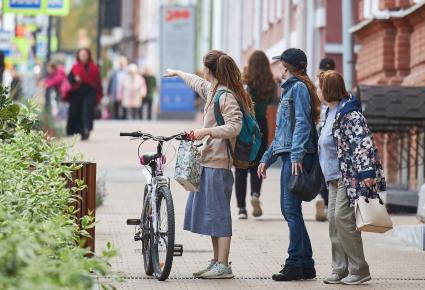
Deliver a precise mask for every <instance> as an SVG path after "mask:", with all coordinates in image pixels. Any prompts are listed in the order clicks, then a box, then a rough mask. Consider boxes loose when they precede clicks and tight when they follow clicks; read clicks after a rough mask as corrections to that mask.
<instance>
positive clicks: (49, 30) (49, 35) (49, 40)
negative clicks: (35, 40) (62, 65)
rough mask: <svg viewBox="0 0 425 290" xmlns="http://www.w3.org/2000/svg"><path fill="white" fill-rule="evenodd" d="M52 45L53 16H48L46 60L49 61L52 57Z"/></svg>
mask: <svg viewBox="0 0 425 290" xmlns="http://www.w3.org/2000/svg"><path fill="white" fill-rule="evenodd" d="M51 46H52V16H49V18H48V24H47V53H46V62H47V63H49V62H50V59H51V54H52V52H51Z"/></svg>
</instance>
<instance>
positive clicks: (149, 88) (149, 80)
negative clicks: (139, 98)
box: [140, 67, 156, 120]
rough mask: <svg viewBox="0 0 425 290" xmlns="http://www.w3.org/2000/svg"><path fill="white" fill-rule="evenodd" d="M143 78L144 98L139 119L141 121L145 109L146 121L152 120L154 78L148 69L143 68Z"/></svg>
mask: <svg viewBox="0 0 425 290" xmlns="http://www.w3.org/2000/svg"><path fill="white" fill-rule="evenodd" d="M143 78H144V80H145V83H146V96H145V97H144V99H143V103H142V108H141V110H140V118H141V119H143V110H144V109H145V107H146V110H147V115H148V120H152V102H153V97H154V95H155V92H156V77H155V76H154V75H153V74H152V71H151V69H150V68H149V67H145V69H144V70H143Z"/></svg>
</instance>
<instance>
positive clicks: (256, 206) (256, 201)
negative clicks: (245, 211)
mask: <svg viewBox="0 0 425 290" xmlns="http://www.w3.org/2000/svg"><path fill="white" fill-rule="evenodd" d="M251 205H252V207H253V211H252V215H253V216H254V217H259V216H262V214H263V210H262V209H261V203H260V198H259V197H258V196H257V195H253V196H252V198H251Z"/></svg>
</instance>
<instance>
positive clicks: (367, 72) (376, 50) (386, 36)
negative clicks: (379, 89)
mask: <svg viewBox="0 0 425 290" xmlns="http://www.w3.org/2000/svg"><path fill="white" fill-rule="evenodd" d="M356 36H357V37H358V39H359V42H360V43H361V44H362V47H361V49H360V51H359V53H358V55H357V56H358V59H357V65H356V71H357V80H358V82H359V83H363V84H388V83H389V82H390V79H391V78H393V77H394V76H395V75H396V69H395V65H394V55H395V47H394V43H395V39H396V28H395V27H394V25H393V24H392V21H391V20H383V21H379V22H378V21H377V22H374V23H371V24H370V25H369V26H368V27H365V28H364V29H362V30H361V31H359V32H357V33H356Z"/></svg>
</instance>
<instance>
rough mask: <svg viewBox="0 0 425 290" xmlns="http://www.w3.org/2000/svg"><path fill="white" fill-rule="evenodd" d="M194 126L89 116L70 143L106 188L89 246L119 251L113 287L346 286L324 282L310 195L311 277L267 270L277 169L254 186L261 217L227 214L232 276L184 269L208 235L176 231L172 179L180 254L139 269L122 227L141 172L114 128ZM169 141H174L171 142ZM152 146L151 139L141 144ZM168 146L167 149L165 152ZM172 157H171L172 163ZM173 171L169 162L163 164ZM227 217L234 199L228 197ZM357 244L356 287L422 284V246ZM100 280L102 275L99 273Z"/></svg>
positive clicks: (206, 245) (323, 246) (319, 229)
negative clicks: (88, 127) (362, 281)
mask: <svg viewBox="0 0 425 290" xmlns="http://www.w3.org/2000/svg"><path fill="white" fill-rule="evenodd" d="M192 127H197V124H196V123H194V122H155V123H154V122H147V121H133V122H127V121H102V122H96V124H95V131H94V132H93V134H92V136H91V139H90V141H88V142H78V143H77V145H76V149H77V150H78V151H81V152H83V153H84V155H85V156H86V160H90V161H95V162H96V163H97V164H98V174H99V173H100V174H102V173H105V174H106V182H107V189H108V192H109V195H108V196H107V197H106V199H105V202H104V205H103V206H101V207H100V208H99V209H98V210H97V213H96V218H97V220H98V223H97V224H96V247H97V250H101V249H102V248H103V247H105V244H106V242H107V241H111V242H112V243H113V244H114V245H115V246H116V247H117V248H118V249H119V252H120V255H119V256H118V257H115V258H114V259H113V260H112V266H113V269H114V270H116V271H120V272H122V273H123V276H124V281H123V282H122V283H118V284H117V287H118V289H143V290H144V289H168V290H171V289H354V288H359V287H350V286H343V285H332V286H329V285H324V284H323V282H322V279H323V278H324V277H326V275H327V274H329V271H330V263H331V248H330V241H329V238H328V223H327V222H316V221H315V220H314V202H311V203H305V204H304V205H303V211H304V216H305V219H306V225H307V228H308V231H309V234H310V238H311V241H312V246H313V251H314V258H315V261H316V269H317V274H318V279H317V280H314V281H301V282H290V283H284V282H281V283H277V282H274V281H272V280H271V278H270V277H271V274H272V273H274V272H276V271H278V270H279V269H280V267H281V264H282V263H283V261H284V258H285V256H286V249H287V246H288V228H287V225H286V223H285V222H283V219H282V215H281V213H280V206H279V174H280V171H279V169H277V168H272V169H270V172H269V174H268V175H269V178H268V179H267V180H266V181H265V183H264V186H263V190H262V197H261V200H262V203H263V209H264V215H263V216H262V217H261V218H258V219H254V218H252V217H250V218H249V219H248V220H243V221H241V220H237V219H234V221H233V238H232V248H231V257H230V259H231V261H232V268H233V272H234V274H235V276H236V278H235V279H233V280H226V281H222V280H221V281H206V280H195V279H192V276H191V273H192V272H194V271H196V270H198V269H200V268H203V267H204V266H205V265H206V263H207V261H208V260H209V259H210V258H211V252H210V250H211V246H210V240H209V238H208V237H205V236H200V235H195V234H192V233H188V232H185V231H183V230H182V223H183V215H184V209H185V202H186V195H187V193H186V192H185V191H184V190H183V189H182V188H181V187H180V186H179V185H178V184H176V182H173V183H172V186H171V188H172V194H173V198H174V206H175V212H176V243H180V244H183V245H184V254H183V256H182V257H175V258H174V263H173V269H172V273H171V275H170V279H169V280H168V281H166V282H158V281H156V280H154V279H151V278H149V277H147V276H146V275H145V274H144V269H143V259H142V255H141V244H140V243H136V242H134V241H133V234H134V228H133V227H131V226H127V225H126V224H125V220H126V219H127V218H138V217H139V215H140V211H141V208H142V202H141V197H142V190H143V187H144V178H143V175H142V171H141V168H140V167H139V166H138V163H137V146H138V143H137V141H132V142H130V141H129V139H128V138H123V137H119V132H120V131H135V130H142V131H145V132H149V133H153V134H158V135H171V134H174V133H177V132H181V131H183V130H187V129H191V128H192ZM174 146H175V147H177V146H178V143H174ZM142 148H144V150H149V151H152V150H154V148H155V147H154V144H153V143H151V144H150V145H149V144H146V145H143V147H142ZM173 155H174V149H173V148H172V147H170V148H169V149H168V153H167V157H168V158H169V159H171V158H172V157H173ZM174 163H175V161H173V162H172V164H174ZM166 174H167V175H168V176H170V177H171V176H172V174H173V165H170V166H169V167H168V169H167V171H166ZM232 208H233V212H232V214H233V216H234V217H236V214H237V209H236V200H235V197H234V196H233V197H232ZM392 218H393V221H394V223H395V224H416V223H418V221H417V220H416V218H415V217H414V216H413V215H410V216H407V215H401V216H393V217H392ZM363 237H364V248H365V254H366V258H367V261H368V262H369V264H370V269H371V274H372V278H373V281H372V282H371V283H369V284H368V285H367V286H360V288H362V289H425V252H421V251H419V250H417V249H415V248H412V247H407V246H405V245H404V244H403V243H402V242H401V241H400V240H399V239H398V238H396V237H394V236H393V235H392V233H391V232H389V233H386V234H364V235H363ZM101 281H102V280H101Z"/></svg>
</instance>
